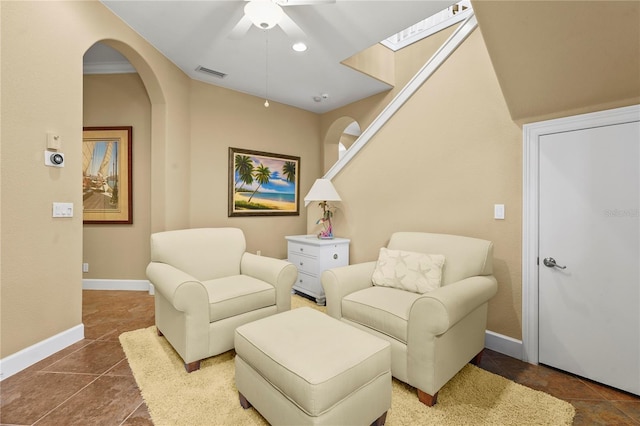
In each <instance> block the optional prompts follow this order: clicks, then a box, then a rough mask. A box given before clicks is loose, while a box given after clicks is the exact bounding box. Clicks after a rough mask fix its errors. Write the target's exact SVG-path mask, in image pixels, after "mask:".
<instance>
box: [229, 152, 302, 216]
mask: <svg viewBox="0 0 640 426" xmlns="http://www.w3.org/2000/svg"><path fill="white" fill-rule="evenodd" d="M299 176H300V157H294V156H291V155H282V154H272V153H269V152H260V151H249V150H246V149H239V148H229V217H232V216H287V215H299V214H300V185H299Z"/></svg>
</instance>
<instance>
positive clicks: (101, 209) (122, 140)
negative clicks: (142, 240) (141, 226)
mask: <svg viewBox="0 0 640 426" xmlns="http://www.w3.org/2000/svg"><path fill="white" fill-rule="evenodd" d="M132 134H133V127H132V126H122V127H84V128H83V132H82V219H83V223H85V224H131V223H133V192H132V179H131V177H132V172H131V171H132V162H131V146H132V143H133V140H132Z"/></svg>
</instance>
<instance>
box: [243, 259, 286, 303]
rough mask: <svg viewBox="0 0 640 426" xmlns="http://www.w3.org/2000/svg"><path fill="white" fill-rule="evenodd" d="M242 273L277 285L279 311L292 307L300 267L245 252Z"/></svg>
mask: <svg viewBox="0 0 640 426" xmlns="http://www.w3.org/2000/svg"><path fill="white" fill-rule="evenodd" d="M240 273H241V274H243V275H249V276H251V277H253V278H256V279H259V280H262V281H264V282H266V283H269V284H271V285H272V286H274V287H275V289H276V305H277V307H278V312H282V311H288V310H289V309H291V288H292V287H293V284H295V282H296V279H297V278H298V269H297V268H296V267H295V266H294V265H293V264H291V263H289V262H287V261H285V260H280V259H275V258H273V257H267V256H258V255H255V254H253V253H248V252H245V253H244V254H243V255H242V259H241V260H240Z"/></svg>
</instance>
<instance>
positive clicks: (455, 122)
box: [310, 31, 522, 339]
mask: <svg viewBox="0 0 640 426" xmlns="http://www.w3.org/2000/svg"><path fill="white" fill-rule="evenodd" d="M415 47H416V48H417V49H424V46H415ZM405 54H406V55H411V52H409V51H407V52H405ZM429 56H430V55H429ZM469 70H473V72H469ZM356 107H360V105H356ZM341 113H343V114H345V115H351V116H357V115H358V111H357V110H355V111H354V112H353V113H352V111H350V110H349V108H348V107H345V108H343V109H342V111H341ZM521 139H522V133H521V129H520V128H519V127H518V126H517V125H516V124H514V123H513V122H512V120H511V119H510V116H509V111H508V109H507V107H506V104H505V102H504V99H503V98H502V94H501V91H500V87H499V85H498V82H497V79H496V76H495V73H494V71H493V67H492V65H491V62H490V60H489V57H488V54H487V51H486V48H485V45H484V42H483V40H482V37H481V35H480V32H479V31H475V32H474V33H473V34H472V35H471V36H470V37H469V39H468V40H467V41H466V42H465V43H464V44H463V45H462V46H461V47H460V48H459V49H458V50H457V51H456V52H455V53H454V54H453V55H452V56H451V57H450V59H449V60H448V61H447V62H446V63H445V64H444V65H443V66H442V67H441V68H440V69H439V70H438V71H437V72H436V73H435V74H434V75H433V77H432V78H431V79H430V80H429V81H427V82H426V83H425V84H424V85H423V86H422V87H421V88H420V89H419V90H418V92H417V93H416V94H415V95H414V96H413V97H412V98H411V99H409V101H408V102H407V103H406V104H405V106H404V107H403V108H401V109H400V111H399V112H398V113H396V114H395V115H394V116H393V117H392V118H391V120H390V121H389V122H388V123H387V125H386V126H384V127H383V128H382V130H381V131H380V132H379V133H378V134H377V135H376V136H375V137H374V138H373V139H372V140H371V141H370V142H369V144H368V145H367V146H366V147H365V148H364V149H363V150H362V151H361V152H360V153H359V154H358V155H357V156H356V157H355V159H354V160H353V161H352V162H351V163H350V164H349V165H348V166H347V167H346V168H345V169H344V170H343V171H342V172H340V173H339V174H338V175H337V176H336V177H335V178H334V184H335V186H336V189H337V190H338V192H339V193H340V196H341V197H342V199H343V202H342V203H341V204H340V209H339V210H338V212H337V213H336V220H335V229H336V234H337V235H338V236H341V237H347V238H350V239H351V240H352V242H351V259H350V260H351V262H352V263H353V262H362V261H367V260H375V259H376V258H377V255H378V249H379V248H380V247H382V246H384V245H386V243H387V241H388V238H389V236H390V234H391V233H392V232H394V231H407V230H415V231H425V232H442V233H451V234H460V235H468V236H472V237H477V238H484V239H488V240H491V241H493V242H494V244H495V251H494V255H495V260H494V274H495V276H496V278H497V279H498V282H499V290H498V294H497V295H496V296H495V297H494V299H493V300H492V301H491V302H490V307H489V323H488V328H489V329H490V330H492V331H494V332H497V333H500V334H504V335H507V336H510V337H513V338H516V339H519V338H521V311H522V310H521V258H520V253H521V205H522V199H521V192H522V180H521V174H522V172H521ZM494 204H504V205H505V208H506V219H505V220H495V219H493V205H494ZM310 227H311V228H312V227H313V226H312V225H310Z"/></svg>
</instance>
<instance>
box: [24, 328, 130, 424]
mask: <svg viewBox="0 0 640 426" xmlns="http://www.w3.org/2000/svg"><path fill="white" fill-rule="evenodd" d="M96 341H97V340H92V341H91V342H90V343H88V344H87V345H85V346H83V347H82V348H86V347H87V346H89V345H92V344H93V343H95V342H96ZM80 349H81V348H80ZM80 349H78V350H80ZM78 350H76V351H73V352H71V353H70V354H69V355H66V356H64V357H62V358H60V359H59V360H58V361H56V362H54V363H53V364H50V365H49V366H52V365H55V364H57V363H58V362H60V361H62V360H63V359H65V358H66V357H68V356H70V355H72V354H74V353H75V352H77V351H78ZM124 359H126V357H125V358H124ZM120 362H122V359H120V360H118V361H117V362H116V363H115V364H113V365H112V366H111V367H109V368H107V369H106V370H105V371H103V372H102V373H101V374H98V375H95V376H96V377H95V378H94V379H93V380H92V381H90V382H89V383H87V384H86V385H84V386H83V387H82V388H80V389H78V390H77V391H76V392H74V393H73V394H72V395H70V396H69V397H68V398H66V399H65V400H64V401H62V402H61V403H60V404H58V405H56V406H55V407H53V408H52V409H51V410H49V411H47V412H46V413H45V414H43V415H42V416H41V417H40V418H39V419H38V420H36V421H35V422H33V423H32V425H33V426H35V425H37V424H38V422H40V421H42V420H44V419H45V417H47V416H48V415H50V414H51V413H53V412H54V411H56V410H57V409H58V408H60V407H61V406H62V405H64V404H66V403H67V402H68V401H70V400H71V399H73V398H75V397H76V396H77V395H79V394H80V393H81V392H82V391H84V390H85V389H87V388H88V387H89V386H91V385H92V384H94V383H95V382H96V381H98V380H99V379H100V378H102V377H104V376H105V375H106V374H107V373H108V372H109V371H111V370H113V369H114V368H115V367H116V366H117V365H118V364H119V363H120ZM39 371H40V372H41V373H47V374H69V375H84V376H92V375H94V374H90V373H75V372H57V371H44V370H39Z"/></svg>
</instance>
